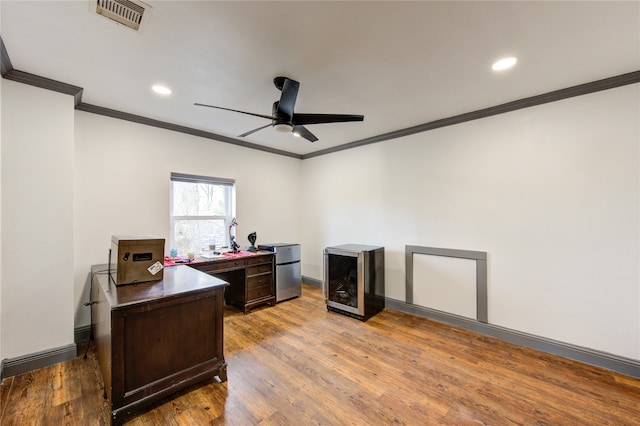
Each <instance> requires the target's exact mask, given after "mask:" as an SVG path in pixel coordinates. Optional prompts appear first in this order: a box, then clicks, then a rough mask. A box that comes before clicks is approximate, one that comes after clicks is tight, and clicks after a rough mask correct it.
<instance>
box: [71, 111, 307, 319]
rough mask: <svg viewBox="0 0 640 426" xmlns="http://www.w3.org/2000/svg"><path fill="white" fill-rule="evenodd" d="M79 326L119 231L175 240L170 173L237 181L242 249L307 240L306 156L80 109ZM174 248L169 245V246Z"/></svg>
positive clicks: (76, 168)
mask: <svg viewBox="0 0 640 426" xmlns="http://www.w3.org/2000/svg"><path fill="white" fill-rule="evenodd" d="M75 117H76V119H75V124H76V126H75V150H76V151H75V164H74V171H75V187H76V192H75V220H74V228H75V247H76V250H75V259H74V265H75V280H74V281H75V284H74V286H75V307H76V319H75V324H76V327H80V326H83V325H88V324H89V323H90V319H89V309H88V308H85V307H83V306H82V303H84V302H86V301H87V300H88V285H89V279H88V278H89V270H90V266H91V265H92V264H98V263H106V262H107V257H108V249H109V246H110V243H111V236H112V235H119V234H133V235H140V234H151V235H157V236H160V237H163V238H166V239H167V245H168V239H169V176H170V174H171V172H179V173H188V174H195V175H205V176H214V177H222V178H230V179H235V181H236V211H237V220H238V227H237V228H236V235H237V238H238V241H239V243H240V245H241V246H243V247H244V246H246V245H248V244H249V242H248V240H247V235H248V234H249V233H250V232H252V231H256V232H257V235H258V240H257V243H258V244H261V243H267V242H278V241H285V240H286V241H299V240H300V239H301V237H302V236H301V226H302V225H301V217H302V216H301V209H300V203H299V201H300V197H301V194H302V183H301V173H302V166H301V162H300V160H297V159H295V158H289V157H283V156H279V155H273V154H269V153H265V152H262V151H256V150H252V149H247V148H241V147H237V146H233V145H230V144H226V143H221V142H216V141H213V140H210V139H204V138H199V137H194V136H190V135H185V134H182V133H177V132H172V131H168V130H163V129H158V128H154V127H149V126H143V125H140V124H135V123H130V122H126V121H122V120H116V119H112V118H108V117H104V116H99V115H95V114H90V113H86V112H82V111H76V112H75ZM165 251H166V252H168V247H166V248H165Z"/></svg>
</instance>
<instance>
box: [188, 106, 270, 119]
mask: <svg viewBox="0 0 640 426" xmlns="http://www.w3.org/2000/svg"><path fill="white" fill-rule="evenodd" d="M194 105H195V106H203V107H207V108H215V109H223V110H225V111H232V112H239V113H240V114H247V115H253V116H255V117H262V118H267V119H269V120H273V117H272V116H270V115H263V114H255V113H253V112H246V111H238V110H237V109H231V108H223V107H219V106H213V105H206V104H199V103H197V102H196V103H194Z"/></svg>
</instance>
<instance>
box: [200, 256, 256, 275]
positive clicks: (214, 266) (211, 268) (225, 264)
mask: <svg viewBox="0 0 640 426" xmlns="http://www.w3.org/2000/svg"><path fill="white" fill-rule="evenodd" d="M245 265H246V261H245V259H230V260H214V261H212V262H202V263H196V264H193V265H191V266H192V267H194V268H196V269H197V270H199V271H202V272H215V271H224V270H229V269H240V268H244V267H245Z"/></svg>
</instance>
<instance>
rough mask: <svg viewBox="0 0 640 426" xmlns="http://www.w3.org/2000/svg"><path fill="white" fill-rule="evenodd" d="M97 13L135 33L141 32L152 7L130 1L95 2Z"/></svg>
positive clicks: (108, 0)
mask: <svg viewBox="0 0 640 426" xmlns="http://www.w3.org/2000/svg"><path fill="white" fill-rule="evenodd" d="M90 4H93V5H94V6H95V9H93V10H94V11H95V13H97V14H98V15H102V16H104V17H105V18H108V19H111V20H112V21H115V22H117V23H119V24H122V25H124V26H127V27H129V28H131V29H133V30H135V31H141V30H142V28H143V26H144V25H145V23H146V21H147V20H148V18H149V15H150V14H151V6H149V5H147V4H144V3H142V2H140V1H136V2H133V1H129V0H95V2H92V3H90Z"/></svg>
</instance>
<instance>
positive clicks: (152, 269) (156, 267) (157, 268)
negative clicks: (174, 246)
mask: <svg viewBox="0 0 640 426" xmlns="http://www.w3.org/2000/svg"><path fill="white" fill-rule="evenodd" d="M162 268H164V266H163V265H162V263H160V261H157V262H156V263H154V264H153V265H151V266H149V267H148V268H147V271H149V272H151V275H155V274H157V273H158V272H160V271H162Z"/></svg>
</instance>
